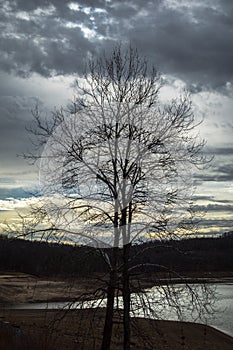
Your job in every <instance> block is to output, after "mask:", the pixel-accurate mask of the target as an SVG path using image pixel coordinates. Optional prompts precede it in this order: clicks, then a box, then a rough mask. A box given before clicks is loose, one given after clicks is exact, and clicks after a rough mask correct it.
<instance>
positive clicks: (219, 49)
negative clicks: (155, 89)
mask: <svg viewBox="0 0 233 350" xmlns="http://www.w3.org/2000/svg"><path fill="white" fill-rule="evenodd" d="M72 3H73V4H76V7H75V6H73V8H74V9H75V10H74V9H73V10H72V9H71V6H70V7H69V6H68V5H69V4H70V3H69V2H68V1H67V2H66V1H62V0H51V1H44V0H43V1H42V0H39V1H31V0H30V1H29V0H15V1H4V6H2V12H1V23H2V25H1V28H0V29H1V50H2V54H1V59H0V65H1V68H2V69H3V70H5V71H8V72H14V73H16V74H18V75H23V76H27V75H28V74H30V73H32V72H37V73H39V74H41V75H43V76H50V75H52V74H72V73H74V72H78V73H80V72H82V70H83V66H84V62H86V59H87V57H88V56H89V55H90V54H96V53H99V52H101V51H102V50H103V49H106V50H108V48H109V47H112V46H113V45H114V44H115V43H116V42H119V41H122V42H130V41H131V42H132V43H133V44H134V45H136V46H137V47H138V48H139V50H140V51H141V52H142V53H145V54H146V55H147V56H148V57H149V59H150V60H152V61H154V62H155V63H156V64H157V65H158V67H159V69H160V70H161V71H163V72H164V73H168V74H172V75H175V76H179V77H181V78H183V79H184V80H186V81H187V82H189V83H196V84H199V85H200V86H203V85H204V86H211V87H220V86H223V85H225V84H226V82H227V81H232V77H233V65H232V61H233V44H232V35H233V32H232V30H233V29H232V28H233V6H232V5H231V4H229V1H221V0H213V1H212V2H210V1H208V0H205V1H202V2H200V3H199V2H197V3H196V2H195V4H194V5H195V6H192V4H190V2H188V1H187V2H184V4H183V6H182V7H181V6H180V3H182V1H181V2H177V6H171V5H172V3H171V2H170V1H169V0H154V1H148V2H144V1H143V2H142V1H139V0H135V1H130V0H129V1H125V2H123V1H104V0H97V1H96V0H95V1H94V0H87V1H84V0H80V1H79V2H77V1H73V2H72ZM230 3H231V2H230ZM77 5H79V6H77Z"/></svg>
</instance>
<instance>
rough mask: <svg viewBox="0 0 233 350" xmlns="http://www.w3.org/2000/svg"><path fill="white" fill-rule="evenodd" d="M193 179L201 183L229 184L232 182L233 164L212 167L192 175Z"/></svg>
mask: <svg viewBox="0 0 233 350" xmlns="http://www.w3.org/2000/svg"><path fill="white" fill-rule="evenodd" d="M194 178H195V179H197V180H201V181H213V182H225V181H229V182H231V181H233V162H232V163H227V164H222V165H219V166H217V165H215V166H212V167H210V168H209V169H208V170H207V171H205V172H202V173H198V174H194Z"/></svg>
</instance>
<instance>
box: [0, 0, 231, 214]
mask: <svg viewBox="0 0 233 350" xmlns="http://www.w3.org/2000/svg"><path fill="white" fill-rule="evenodd" d="M232 39H233V1H231V0H196V1H190V0H151V1H142V0H127V1H115V0H114V1H113V0H112V1H111V0H79V1H76V0H75V1H63V0H51V1H49V0H36V1H32V0H8V1H7V0H6V1H5V0H0V79H1V85H0V149H1V155H0V198H2V199H3V200H4V198H6V197H7V196H9V195H11V196H15V198H19V197H21V194H20V193H22V192H21V191H22V187H23V186H24V185H27V186H28V185H30V184H32V183H33V170H28V169H27V165H26V164H25V162H23V160H22V159H21V158H18V157H17V156H16V155H17V154H19V153H23V152H25V151H26V150H27V149H28V148H29V147H30V143H29V142H28V134H27V132H26V131H25V126H26V125H28V124H30V122H31V119H32V118H31V109H32V108H33V107H34V106H35V105H36V104H37V105H39V106H40V108H41V109H43V110H45V111H48V110H50V109H53V107H54V106H58V107H59V106H61V105H66V104H67V102H68V100H69V99H72V97H73V93H74V92H73V90H72V88H71V83H72V81H73V79H74V78H75V77H77V75H78V76H80V75H82V73H83V70H84V67H85V63H86V62H87V60H88V58H90V57H96V56H98V55H101V54H102V53H103V52H104V51H106V52H109V51H110V50H111V49H112V48H113V46H114V45H116V44H118V43H119V42H121V43H122V44H126V45H127V44H129V43H131V44H132V45H134V46H136V47H137V48H138V50H139V52H140V54H142V55H145V56H146V57H147V58H148V59H149V61H150V62H152V63H154V64H155V66H156V67H157V68H158V70H159V71H160V72H161V73H162V76H163V78H164V81H165V83H166V86H165V87H164V88H163V90H162V91H161V95H162V98H165V99H166V98H167V99H170V98H171V97H172V96H173V95H174V94H178V93H179V91H180V90H181V89H182V88H188V89H190V90H191V92H192V93H193V95H192V99H193V106H194V111H195V114H196V115H197V117H198V119H201V118H203V119H204V122H203V124H202V126H201V127H200V133H201V135H202V137H204V138H205V139H206V140H207V146H208V147H207V149H206V153H208V154H214V155H215V159H214V161H213V164H212V166H211V167H210V168H209V169H207V170H206V171H205V172H204V173H202V174H201V173H200V174H198V177H197V178H198V181H199V182H198V183H199V186H200V189H199V192H198V196H197V197H196V198H199V200H200V205H202V206H208V201H209V202H213V201H216V202H218V203H221V201H222V202H223V203H224V201H225V203H227V202H228V201H230V197H231V193H233V185H232V181H233V166H232V164H233V142H232V136H233V117H232V114H233V113H232V111H233V40H232ZM26 169H27V170H26ZM196 176H197V175H196ZM35 179H36V180H35V181H37V177H35ZM220 187H221V191H219V190H218V188H220ZM208 191H209V192H208ZM231 191H232V192H231ZM22 197H23V195H22ZM204 198H205V200H204ZM202 199H203V200H202ZM213 208H215V209H213ZM207 209H209V210H211V211H214V212H217V211H218V209H223V207H221V208H218V206H216V207H210V206H209V208H207ZM225 209H226V207H225ZM231 209H232V208H231V207H230V206H229V210H231Z"/></svg>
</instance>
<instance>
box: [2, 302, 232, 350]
mask: <svg viewBox="0 0 233 350" xmlns="http://www.w3.org/2000/svg"><path fill="white" fill-rule="evenodd" d="M104 315H105V309H97V310H90V309H89V310H69V311H66V312H64V310H63V312H62V311H59V312H58V311H55V310H4V311H3V310H1V311H0V325H1V327H0V348H1V349H5V348H7V349H9V350H13V349H15V348H14V346H15V343H14V342H17V349H20V350H21V349H24V350H27V349H33V350H39V349H41V348H42V344H43V349H46V350H47V349H49V350H53V349H54V350H55V349H56V350H60V349H64V348H67V349H73V348H77V349H79V348H82V349H99V348H100V344H101V337H102V332H103V325H104ZM131 324H132V339H131V346H132V349H141V350H142V349H143V350H144V349H154V344H156V349H158V350H163V349H169V350H180V349H181V348H183V347H184V348H188V349H191V350H198V349H200V348H202V349H205V350H219V349H221V350H231V349H232V348H233V338H232V337H231V336H229V335H226V334H225V333H223V332H221V331H219V330H216V329H214V328H213V327H210V326H206V325H202V324H199V323H192V322H179V321H163V320H159V321H158V320H151V319H144V318H131ZM122 341H123V327H122V317H121V316H120V315H119V314H116V315H115V317H114V327H113V340H112V347H111V350H112V349H113V350H118V349H119V350H120V349H122ZM4 344H7V347H5V348H4ZM75 346H76V347H75Z"/></svg>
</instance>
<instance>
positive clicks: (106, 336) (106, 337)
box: [101, 247, 118, 350]
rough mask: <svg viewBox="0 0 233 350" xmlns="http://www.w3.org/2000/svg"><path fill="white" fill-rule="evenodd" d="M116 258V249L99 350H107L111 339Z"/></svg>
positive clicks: (116, 250) (115, 248) (115, 250)
mask: <svg viewBox="0 0 233 350" xmlns="http://www.w3.org/2000/svg"><path fill="white" fill-rule="evenodd" d="M117 258H118V247H114V248H113V261H112V269H111V271H110V277H109V284H108V291H107V308H106V314H105V323H104V332H103V339H102V346H101V350H109V349H110V345H111V338H112V326H113V312H114V297H115V290H116V281H117V270H116V269H117Z"/></svg>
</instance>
